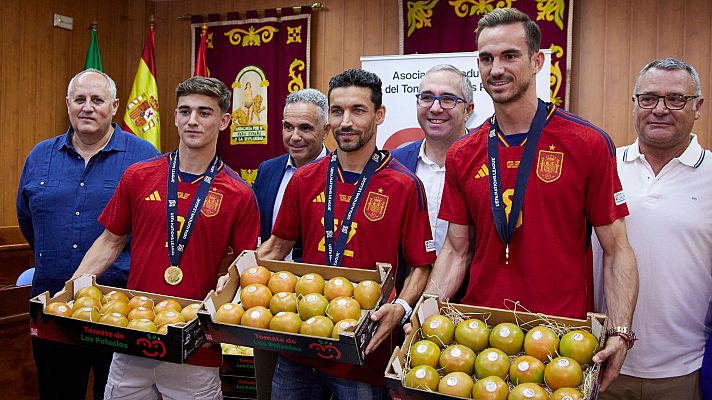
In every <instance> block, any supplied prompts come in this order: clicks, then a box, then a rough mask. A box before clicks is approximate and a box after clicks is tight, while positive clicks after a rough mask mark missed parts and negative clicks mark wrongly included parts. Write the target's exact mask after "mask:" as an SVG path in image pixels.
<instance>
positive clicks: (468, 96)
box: [419, 64, 474, 104]
mask: <svg viewBox="0 0 712 400" xmlns="http://www.w3.org/2000/svg"><path fill="white" fill-rule="evenodd" d="M438 71H448V72H452V73H454V74H457V75H458V76H459V77H460V90H461V91H462V97H463V99H464V100H465V104H470V103H472V101H473V99H474V93H473V92H474V90H473V89H472V83H471V82H470V78H468V77H467V75H465V73H464V72H462V70H460V69H459V68H457V67H455V66H454V65H450V64H438V65H436V66H434V67H432V68H430V69H429V70H428V72H426V73H425V76H428V74H429V73H431V72H438ZM419 90H420V91H422V90H423V81H420V89H419Z"/></svg>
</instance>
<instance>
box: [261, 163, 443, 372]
mask: <svg viewBox="0 0 712 400" xmlns="http://www.w3.org/2000/svg"><path fill="white" fill-rule="evenodd" d="M329 161H330V157H325V158H323V159H321V160H320V161H316V162H313V163H311V164H308V165H305V166H304V167H302V168H300V169H298V170H297V172H296V173H295V174H294V176H293V177H292V179H291V180H290V181H289V184H288V185H287V189H286V190H285V192H284V199H283V200H282V205H281V207H280V209H279V214H278V215H277V220H276V221H275V225H274V229H273V230H272V234H273V235H275V236H277V237H280V238H282V239H286V240H298V239H301V240H302V243H303V246H304V249H303V251H304V253H303V261H304V262H305V263H311V264H322V265H323V264H326V255H325V246H324V244H325V243H324V225H323V220H324V200H325V188H326V176H327V170H328V167H329ZM336 181H337V183H336V190H335V207H334V219H335V220H337V221H335V222H334V229H335V232H338V231H339V228H340V227H341V220H342V218H343V216H344V214H345V213H346V208H347V206H348V204H349V201H350V200H351V194H352V193H353V191H354V188H355V186H356V185H355V184H350V183H345V182H344V180H343V177H342V171H341V168H340V167H339V174H338V178H337V179H336ZM349 236H350V239H349V241H348V242H347V244H346V251H345V252H344V258H343V261H342V263H341V266H342V267H350V268H366V269H375V267H376V265H375V263H376V262H386V263H390V264H391V265H393V266H394V267H395V268H398V255H399V254H398V253H399V249H400V251H401V253H402V255H403V257H404V259H405V261H406V263H407V264H408V265H409V266H411V267H423V266H429V265H431V264H432V263H433V262H435V246H434V244H433V243H432V233H431V230H430V220H429V219H428V203H427V198H426V196H425V189H424V188H423V184H422V183H421V182H420V180H419V179H418V178H417V177H416V176H415V174H413V173H412V172H410V171H408V169H406V168H405V167H404V166H403V165H402V164H401V163H399V162H398V161H396V160H393V159H392V158H391V156H390V154H389V155H388V156H387V157H385V159H384V161H382V163H381V165H380V166H379V167H378V169H377V170H376V173H375V174H373V176H372V177H371V180H370V181H369V183H368V187H367V188H366V192H365V194H364V195H363V198H362V199H361V203H360V204H359V207H358V210H357V213H356V217H355V218H354V220H353V223H352V224H351V231H350V232H349ZM404 267H405V266H400V268H404ZM394 273H395V271H394ZM395 345H396V343H395V341H394V340H393V335H392V336H391V337H390V338H386V339H385V340H384V341H383V342H382V343H381V345H380V346H379V347H378V348H377V349H376V350H375V351H374V352H373V353H372V354H371V355H369V356H368V357H367V358H366V360H365V363H364V364H363V365H353V364H345V363H338V362H331V361H325V360H321V359H315V358H304V357H297V356H292V355H286V356H287V357H289V358H290V359H293V360H296V361H299V362H301V363H303V364H304V365H305V366H308V367H312V368H316V369H318V370H319V371H321V372H323V373H325V374H327V375H331V376H337V377H341V378H346V379H351V380H357V381H362V382H368V383H370V384H374V385H379V386H384V385H385V378H384V377H383V373H382V371H384V370H385V367H386V364H387V363H388V359H389V357H390V355H391V353H392V351H393V348H394V347H395Z"/></svg>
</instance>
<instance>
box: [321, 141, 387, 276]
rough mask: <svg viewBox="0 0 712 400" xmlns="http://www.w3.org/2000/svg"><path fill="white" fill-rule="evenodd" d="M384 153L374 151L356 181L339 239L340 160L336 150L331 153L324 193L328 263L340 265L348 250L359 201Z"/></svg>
mask: <svg viewBox="0 0 712 400" xmlns="http://www.w3.org/2000/svg"><path fill="white" fill-rule="evenodd" d="M383 158H384V155H383V154H381V153H380V152H379V151H378V149H375V150H374V151H373V154H372V155H371V158H369V160H368V163H367V164H366V166H365V167H364V169H363V172H362V173H361V176H360V177H359V179H358V182H356V187H355V188H354V192H353V193H352V195H351V201H350V202H349V205H348V206H347V208H346V214H345V215H344V218H343V220H342V221H341V230H340V231H339V235H338V239H337V240H336V241H334V235H335V233H336V232H335V229H334V202H335V200H334V198H335V196H336V173H337V170H338V168H339V162H338V159H337V156H336V152H334V154H332V155H331V160H330V161H329V169H328V170H327V174H326V190H325V193H324V197H325V199H324V243H325V245H326V265H333V266H336V267H338V266H340V265H341V262H342V260H343V255H344V251H345V250H346V242H347V241H348V238H349V231H350V230H351V223H352V222H353V220H354V218H355V217H356V211H357V210H358V206H359V203H360V202H361V199H362V198H363V194H364V192H365V191H366V188H367V187H368V182H369V181H370V180H371V177H372V176H373V174H374V173H375V172H376V169H378V166H379V165H380V163H381V161H382V160H383Z"/></svg>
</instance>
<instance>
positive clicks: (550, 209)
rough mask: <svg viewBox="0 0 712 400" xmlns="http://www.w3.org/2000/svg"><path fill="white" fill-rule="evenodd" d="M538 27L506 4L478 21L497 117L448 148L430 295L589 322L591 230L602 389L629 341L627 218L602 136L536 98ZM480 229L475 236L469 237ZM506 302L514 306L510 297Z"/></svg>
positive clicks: (611, 152) (631, 282) (631, 269)
mask: <svg viewBox="0 0 712 400" xmlns="http://www.w3.org/2000/svg"><path fill="white" fill-rule="evenodd" d="M540 42H541V32H540V30H539V27H538V26H537V25H536V23H534V22H533V21H531V20H530V19H529V17H528V16H527V15H526V14H524V13H522V12H521V11H518V10H516V9H513V8H503V9H496V10H494V11H492V12H490V13H489V14H487V15H485V16H483V17H482V18H481V19H480V21H479V23H478V26H477V47H478V50H479V56H478V57H479V58H478V68H479V71H480V76H481V78H482V83H483V85H484V88H485V90H486V91H487V93H488V94H489V95H490V97H491V98H492V101H493V102H494V110H495V115H493V116H492V117H491V118H490V119H489V120H487V121H486V122H485V123H484V124H483V125H482V126H481V127H479V128H478V129H476V130H475V131H474V132H473V133H471V134H470V135H468V136H467V137H465V138H464V139H462V140H460V141H458V142H456V143H455V144H453V145H452V146H451V147H450V150H449V151H448V153H447V157H446V160H445V168H446V171H445V187H444V189H443V201H442V204H441V206H440V214H439V217H440V218H442V219H445V220H447V221H449V222H450V226H449V227H448V233H447V237H446V238H445V244H444V245H443V248H442V249H441V251H440V255H439V256H438V258H437V261H436V262H435V265H434V268H433V272H432V274H431V277H432V279H431V280H430V282H428V286H427V288H426V292H429V293H438V294H440V295H441V297H443V298H451V297H452V296H453V295H454V294H455V292H456V291H457V290H458V289H459V288H460V285H462V284H463V281H464V280H465V277H466V274H467V272H468V270H469V273H470V275H469V278H468V279H467V281H466V283H465V285H467V289H466V292H465V295H464V297H463V299H462V302H463V303H466V304H478V305H483V306H489V307H500V308H501V307H507V306H509V307H513V306H514V303H513V302H518V306H517V308H518V309H521V308H522V307H524V308H526V309H528V310H530V311H532V312H540V313H545V314H553V315H561V316H566V317H574V318H585V317H586V312H587V311H592V310H593V273H592V264H593V261H592V259H591V251H590V247H589V245H590V232H591V231H590V229H591V227H594V228H595V229H596V233H597V234H598V236H599V238H601V243H602V244H603V248H604V249H605V262H604V274H605V282H606V295H607V297H608V299H609V305H610V308H609V309H610V312H609V314H608V316H609V318H608V321H609V324H610V327H611V329H612V330H611V331H610V333H609V338H608V340H607V342H606V347H605V348H604V349H603V350H601V351H600V352H598V353H597V354H596V356H595V357H594V361H595V362H603V361H604V360H607V365H608V366H607V368H605V369H604V370H603V373H602V375H603V380H602V382H601V389H602V390H605V389H606V387H607V386H608V385H609V384H610V382H611V381H612V380H614V379H615V377H616V376H617V375H618V371H619V369H620V366H621V364H622V363H623V360H624V359H625V354H626V351H627V348H628V346H627V345H629V344H630V343H632V340H633V339H634V338H633V337H632V335H631V331H630V323H631V318H632V314H633V308H634V307H635V299H636V296H637V292H638V276H637V269H636V266H635V257H634V254H633V251H632V249H631V248H630V245H629V244H628V240H627V237H626V229H625V223H624V221H623V218H624V217H625V216H626V215H628V209H627V207H626V204H625V196H624V194H623V191H622V188H621V184H620V181H619V179H618V175H617V173H616V164H615V161H616V160H615V147H614V145H613V142H612V140H611V139H610V138H609V137H608V135H607V134H606V133H605V132H603V131H601V130H600V129H598V128H597V127H595V126H593V125H592V124H591V123H589V122H587V121H585V120H583V119H581V118H580V117H578V116H576V115H573V114H569V113H567V112H565V111H563V110H561V109H559V108H558V107H556V106H554V105H553V104H547V103H544V102H543V101H541V100H538V99H537V95H536V73H537V72H538V71H539V70H540V69H541V67H542V65H543V63H544V55H543V53H542V52H541V51H540V49H539V46H540ZM475 231H476V233H475ZM510 301H511V302H510Z"/></svg>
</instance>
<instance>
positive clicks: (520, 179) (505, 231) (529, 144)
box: [487, 100, 548, 264]
mask: <svg viewBox="0 0 712 400" xmlns="http://www.w3.org/2000/svg"><path fill="white" fill-rule="evenodd" d="M547 113H548V110H547V106H546V103H544V102H543V101H541V100H539V101H538V105H537V109H536V115H535V116H534V120H533V121H532V124H531V127H530V128H529V133H528V134H527V139H526V143H525V144H524V152H523V154H522V158H521V160H520V162H519V168H518V170H517V178H516V181H515V184H514V196H513V198H512V209H511V211H510V213H509V219H508V218H507V213H506V211H505V206H504V201H503V200H502V185H501V178H500V169H499V140H498V138H497V132H498V131H499V127H498V125H497V119H496V115H493V116H492V117H491V118H490V131H489V136H488V138H487V156H488V161H489V164H490V165H489V170H490V174H489V180H490V206H491V208H492V217H493V218H494V224H495V227H496V228H497V233H498V234H499V237H500V238H501V239H502V241H503V242H504V244H505V263H506V264H509V243H510V242H511V241H512V236H513V235H514V230H515V229H516V228H517V220H518V219H519V213H520V212H521V210H522V204H523V203H524V193H525V192H526V188H527V183H528V181H529V175H530V172H531V170H532V167H533V166H534V156H535V155H536V149H537V144H538V143H539V138H540V137H541V132H542V130H543V129H544V126H546V124H547V122H548V118H547Z"/></svg>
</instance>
